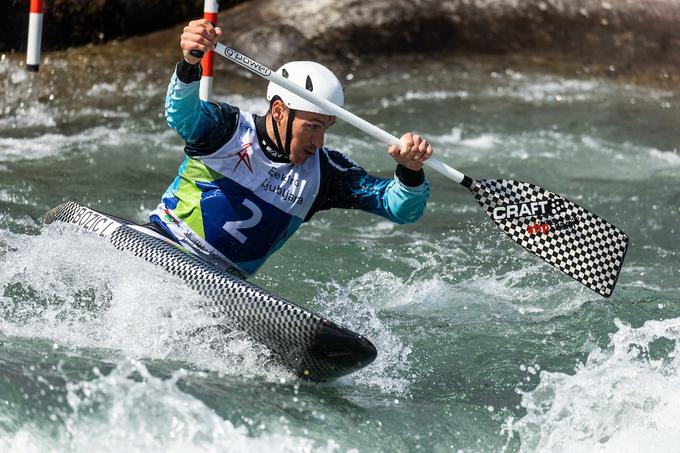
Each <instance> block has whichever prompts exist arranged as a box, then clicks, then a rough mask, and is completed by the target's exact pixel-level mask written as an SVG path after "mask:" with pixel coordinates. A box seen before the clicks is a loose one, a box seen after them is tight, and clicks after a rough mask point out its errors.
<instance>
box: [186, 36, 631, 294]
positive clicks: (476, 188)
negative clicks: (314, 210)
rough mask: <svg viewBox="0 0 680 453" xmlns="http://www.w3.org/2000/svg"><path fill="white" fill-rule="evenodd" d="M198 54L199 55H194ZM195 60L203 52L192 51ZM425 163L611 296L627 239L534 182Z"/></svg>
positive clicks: (506, 226) (535, 247)
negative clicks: (470, 174)
mask: <svg viewBox="0 0 680 453" xmlns="http://www.w3.org/2000/svg"><path fill="white" fill-rule="evenodd" d="M194 52H195V53H194ZM215 53H217V54H219V55H221V56H223V57H225V58H226V59H228V60H230V61H232V62H233V63H236V64H238V65H240V66H243V67H244V68H246V69H248V70H249V71H251V72H254V73H255V74H257V75H259V76H261V77H263V78H265V79H267V80H269V81H271V82H274V83H276V84H277V85H279V86H281V87H283V88H285V89H287V90H288V91H291V92H293V93H295V94H297V95H298V96H300V97H302V98H303V99H306V100H307V101H309V102H312V103H313V104H316V105H318V106H319V107H321V108H323V109H325V110H326V111H327V112H329V113H330V114H332V115H335V116H336V117H338V118H341V119H343V120H345V121H346V122H348V123H350V124H351V125H352V126H354V127H356V128H358V129H360V130H362V131H364V132H365V133H367V134H368V135H371V136H373V137H375V138H377V139H378V140H380V141H382V142H384V143H386V144H388V145H396V146H398V147H400V146H401V140H400V139H399V138H397V137H395V136H393V135H391V134H389V133H387V132H385V131H383V130H382V129H380V128H378V127H377V126H374V125H373V124H371V123H369V122H368V121H365V120H363V119H362V118H359V117H358V116H356V115H354V114H352V113H350V112H348V111H347V110H345V109H343V108H342V107H338V106H337V105H335V104H333V103H330V102H328V101H326V100H325V99H321V98H319V97H317V96H316V95H315V94H314V93H313V92H311V91H308V90H307V89H306V88H305V87H303V86H299V85H297V84H295V83H293V82H291V81H290V80H288V79H286V78H284V77H282V76H281V75H279V74H277V73H276V72H274V71H272V70H271V69H269V68H267V67H266V66H263V65H262V64H260V63H258V62H256V61H255V60H253V59H251V58H248V57H246V56H245V55H243V54H240V53H238V52H237V51H235V50H234V49H231V48H229V47H226V46H224V45H222V44H220V43H217V45H216V46H215ZM192 55H194V56H196V57H200V56H202V53H201V52H199V51H192ZM425 164H426V165H428V166H429V167H431V168H432V169H434V170H436V171H437V172H439V173H441V174H442V175H444V176H446V177H447V178H449V179H452V180H453V181H455V182H457V183H459V184H461V185H463V186H464V187H467V188H468V189H469V190H470V191H471V192H472V194H473V195H474V196H475V199H476V200H477V202H478V203H479V205H480V206H481V207H482V209H484V212H486V214H487V215H488V216H489V217H490V218H491V220H493V221H494V222H495V223H496V225H497V226H498V227H499V228H500V229H501V230H503V231H504V232H505V234H507V235H508V236H510V238H511V239H512V240H513V241H515V242H516V243H518V244H519V245H521V246H522V247H524V248H525V249H527V250H529V251H530V252H531V253H533V254H534V255H536V256H538V257H540V258H542V259H543V260H544V261H546V262H547V263H548V264H550V265H552V266H554V267H556V268H557V269H559V270H561V271H562V272H564V273H565V274H567V275H569V276H570V277H573V278H574V279H576V280H577V281H579V282H580V283H582V284H583V285H585V286H587V287H588V288H590V289H592V290H593V291H595V292H596V293H598V294H601V295H602V296H604V297H609V296H611V294H612V292H613V291H614V286H615V285H616V280H617V279H618V277H619V272H620V271H621V266H622V265H623V259H624V257H625V256H626V251H627V249H628V236H627V235H626V234H625V233H624V232H623V231H621V230H620V229H618V228H617V227H615V226H614V225H612V224H611V223H609V222H607V221H606V220H604V219H602V218H600V217H598V216H596V215H595V214H593V213H591V212H589V211H587V210H586V209H584V208H582V207H580V206H578V205H577V204H575V203H573V202H571V201H569V200H567V199H566V198H564V197H562V196H560V195H557V194H555V193H553V192H550V191H548V190H545V189H543V188H541V187H538V186H536V185H534V184H529V183H525V182H520V181H512V180H506V179H472V178H470V177H468V176H465V175H464V174H463V173H461V172H459V171H458V170H456V169H454V168H452V167H449V166H448V165H446V164H445V163H443V162H441V161H439V160H437V159H435V158H430V159H428V160H426V161H425Z"/></svg>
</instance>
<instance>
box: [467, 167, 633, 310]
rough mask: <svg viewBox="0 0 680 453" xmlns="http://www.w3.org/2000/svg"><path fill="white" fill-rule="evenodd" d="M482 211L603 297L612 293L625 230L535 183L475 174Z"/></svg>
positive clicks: (625, 242)
mask: <svg viewBox="0 0 680 453" xmlns="http://www.w3.org/2000/svg"><path fill="white" fill-rule="evenodd" d="M468 188H469V189H470V190H471V191H472V193H473V194H474V195H475V198H476V199H477V202H478V203H479V204H480V205H481V206H482V208H483V209H484V211H485V212H486V213H487V214H488V215H489V217H491V219H492V220H493V221H494V222H496V224H497V225H498V226H499V227H500V228H501V230H503V231H504V232H505V233H506V234H507V235H508V236H510V237H511V238H512V240H513V241H515V242H517V243H518V244H519V245H521V246H522V247H524V248H525V249H527V250H529V251H530V252H531V253H533V254H535V255H537V256H539V257H541V258H542V259H543V260H545V261H546V262H547V263H549V264H551V265H553V266H554V267H556V268H558V269H560V270H561V271H563V272H564V273H566V274H567V275H569V276H570V277H573V278H574V279H576V280H578V281H579V282H581V283H582V284H584V285H585V286H587V287H588V288H590V289H592V290H593V291H595V292H597V293H599V294H601V295H602V296H604V297H609V296H611V294H612V292H613V291H614V286H615V285H616V280H617V279H618V277H619V272H620V271H621V266H622V265H623V259H624V257H625V256H626V250H627V249H628V236H627V235H626V233H624V232H623V231H621V230H620V229H618V228H616V227H615V226H614V225H612V224H610V223H608V222H607V221H606V220H603V219H601V218H600V217H598V216H596V215H594V214H592V213H591V212H588V211H586V210H585V209H583V208H582V207H580V206H577V205H576V204H574V203H572V202H571V201H569V200H567V199H565V198H563V197H561V196H559V195H557V194H554V193H552V192H550V191H547V190H545V189H542V188H541V187H538V186H535V185H533V184H528V183H525V182H519V181H509V180H504V179H483V180H478V181H476V180H472V181H471V182H470V185H469V187H468Z"/></svg>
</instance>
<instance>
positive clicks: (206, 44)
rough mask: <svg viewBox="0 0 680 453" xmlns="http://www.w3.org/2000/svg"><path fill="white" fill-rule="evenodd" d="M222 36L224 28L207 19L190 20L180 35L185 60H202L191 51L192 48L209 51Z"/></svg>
mask: <svg viewBox="0 0 680 453" xmlns="http://www.w3.org/2000/svg"><path fill="white" fill-rule="evenodd" d="M220 36H222V29H221V28H220V27H215V26H213V24H211V23H210V22H209V21H207V20H206V19H197V20H192V21H191V22H189V25H187V26H186V27H184V30H183V31H182V34H181V35H180V42H179V46H180V47H181V48H182V53H183V54H184V60H186V62H187V63H189V64H196V63H198V62H199V61H201V59H200V58H196V57H194V56H193V55H191V54H190V53H189V52H191V51H192V50H200V51H201V52H204V53H205V52H207V51H209V50H212V49H213V47H214V46H215V43H216V42H217V38H219V37H220Z"/></svg>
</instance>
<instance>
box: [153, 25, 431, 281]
mask: <svg viewBox="0 0 680 453" xmlns="http://www.w3.org/2000/svg"><path fill="white" fill-rule="evenodd" d="M221 34H222V31H221V30H220V28H219V27H213V25H212V24H211V23H210V22H208V21H206V20H205V19H200V20H195V21H191V22H190V23H189V24H188V25H187V26H186V27H185V28H184V31H183V33H182V35H181V41H180V47H181V49H182V53H183V58H182V59H181V60H180V61H179V63H178V64H177V66H176V69H175V72H174V73H173V75H172V78H171V80H170V85H169V87H168V93H167V97H166V103H165V116H166V119H167V121H168V124H169V125H170V126H171V127H172V128H173V129H175V130H176V131H177V132H178V134H179V135H180V136H181V137H182V139H183V140H184V141H185V142H186V146H185V153H186V157H185V159H184V162H183V163H182V164H181V166H180V168H179V171H178V175H177V177H176V178H175V180H174V181H173V183H172V184H171V185H170V186H169V187H168V189H167V190H166V191H165V193H164V194H163V197H162V201H161V203H160V204H159V206H158V208H157V209H156V210H155V211H154V212H153V213H152V215H151V223H150V224H149V226H152V227H154V229H155V230H156V231H158V232H161V233H162V234H164V235H165V236H167V237H169V238H170V239H172V240H174V241H175V242H177V243H179V244H181V245H182V246H183V247H185V248H186V249H188V250H190V251H192V252H193V253H195V254H197V255H199V256H201V257H202V258H204V259H206V260H207V261H209V262H211V263H213V264H215V265H217V266H219V267H221V268H224V269H228V270H230V271H236V272H238V273H239V274H240V275H242V276H244V277H248V276H250V275H252V274H253V273H255V272H256V271H257V270H258V269H259V268H260V266H262V264H264V262H265V261H266V259H267V258H268V257H269V256H270V255H271V254H272V253H273V252H275V251H276V250H278V249H279V248H280V247H281V246H282V245H283V244H284V243H285V242H286V240H288V239H289V238H290V237H291V236H292V234H293V233H294V232H295V231H296V230H297V229H298V227H299V226H300V225H301V224H302V223H303V222H306V221H308V220H309V219H311V217H312V216H313V215H314V214H315V213H316V212H318V211H322V210H326V209H330V208H354V209H361V210H364V211H367V212H372V213H374V214H378V215H381V216H383V217H385V218H387V219H389V220H391V221H393V222H396V223H411V222H415V221H416V220H418V219H419V218H420V217H421V216H422V214H423V211H424V209H425V203H426V201H427V198H428V193H429V185H428V182H427V180H426V178H425V174H424V172H423V169H422V167H423V162H425V160H427V159H428V158H429V157H430V156H431V155H432V147H431V146H430V145H429V144H428V143H427V141H426V140H424V139H423V138H421V137H419V136H418V135H415V134H411V133H407V134H404V135H403V137H402V138H401V141H402V147H401V149H399V148H397V147H396V146H390V147H389V148H388V150H387V151H388V153H389V154H390V155H391V156H392V157H393V158H394V160H395V161H396V162H397V168H396V171H395V178H394V179H383V178H378V177H376V176H372V175H369V174H368V173H367V172H366V171H365V170H364V169H363V168H361V167H360V166H359V165H357V164H356V163H354V162H353V161H351V160H350V159H348V158H347V157H345V156H344V155H343V154H341V153H340V152H338V151H334V150H331V149H328V148H326V147H324V146H323V144H324V134H325V132H326V131H327V130H328V128H330V127H331V126H332V125H333V124H334V123H335V117H334V116H331V115H328V114H326V113H325V112H324V111H323V110H322V109H320V108H319V107H317V106H316V105H314V104H312V103H310V102H308V101H306V100H304V99H302V98H301V97H299V96H297V95H295V94H293V93H291V92H289V91H287V90H285V89H283V88H281V87H279V86H278V85H275V84H273V83H270V84H269V87H268V89H267V100H268V101H269V103H270V108H269V111H268V112H267V113H266V114H265V115H264V116H257V115H254V114H251V113H247V112H243V111H241V110H240V109H239V108H237V107H235V106H231V105H228V104H225V103H212V102H205V101H201V100H200V99H199V81H200V78H201V66H200V64H199V62H200V59H199V58H196V57H194V56H192V55H191V54H190V52H191V51H192V50H199V51H202V52H207V51H208V50H210V49H212V48H213V46H214V44H215V42H216V41H217V39H218V38H219V37H220V36H221ZM277 72H278V73H279V74H281V75H282V76H283V77H285V78H288V79H290V80H292V81H294V82H295V83H297V84H299V85H301V86H304V87H306V88H307V90H309V91H312V92H313V93H315V94H317V95H319V96H321V97H322V98H323V99H326V100H328V101H330V102H332V103H334V104H336V105H339V106H342V105H343V102H344V93H343V90H342V86H341V84H340V81H339V80H338V79H337V77H336V76H335V75H333V73H332V72H331V71H330V70H328V69H327V68H326V67H324V66H322V65H320V64H318V63H314V62H309V61H294V62H289V63H286V64H284V65H283V66H282V67H281V68H279V70H278V71H277Z"/></svg>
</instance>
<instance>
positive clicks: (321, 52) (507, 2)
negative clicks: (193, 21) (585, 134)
mask: <svg viewBox="0 0 680 453" xmlns="http://www.w3.org/2000/svg"><path fill="white" fill-rule="evenodd" d="M45 3H46V16H45V30H44V39H43V48H44V49H45V50H49V49H56V48H63V47H65V46H71V45H75V44H85V43H98V42H102V41H103V40H107V39H113V38H117V37H124V36H130V35H135V34H147V33H150V32H151V31H153V30H158V29H162V28H167V27H170V26H171V25H173V24H174V26H172V27H171V28H168V29H167V30H166V31H165V32H162V33H161V34H162V35H163V39H162V40H161V41H160V42H161V43H164V44H165V43H167V42H168V41H170V40H177V37H178V34H179V32H180V31H181V26H182V25H183V23H184V22H186V21H188V20H189V19H190V18H196V17H200V16H201V15H202V5H203V1H202V0H182V1H173V2H167V1H160V0H145V1H143V2H140V1H135V0H91V1H82V0H46V2H45ZM237 3H238V5H237ZM234 5H236V6H234ZM0 8H2V12H3V14H1V15H0V50H2V49H5V50H6V49H18V50H23V49H25V45H26V43H25V41H26V31H27V22H28V17H27V16H28V15H27V9H28V1H27V0H5V4H4V6H2V7H0ZM221 9H222V12H221V13H220V15H219V19H218V21H219V23H220V25H221V26H222V27H223V29H224V31H225V38H224V41H225V42H226V43H229V44H231V45H233V46H234V47H236V48H237V49H240V50H242V51H243V52H244V53H246V54H250V55H253V57H257V58H258V60H259V61H261V62H262V63H264V64H266V65H270V66H278V65H279V64H280V63H281V62H283V61H286V60H290V59H317V60H320V61H326V62H328V61H334V62H337V63H340V64H342V63H343V62H350V63H353V62H359V61H360V60H362V59H363V60H366V59H371V58H373V57H374V56H376V55H380V56H390V55H394V54H404V53H421V54H423V55H425V54H427V53H430V52H442V51H444V52H447V53H450V52H456V53H470V54H480V53H482V54H492V55H520V54H523V55H533V56H540V55H551V56H552V57H553V58H554V57H557V58H558V59H559V58H564V59H565V60H572V61H577V62H580V63H583V64H596V65H607V66H609V65H611V66H612V67H616V70H617V71H618V70H629V71H633V72H634V71H637V70H642V69H644V68H646V67H647V66H657V67H663V68H676V67H679V66H680V52H679V50H680V27H679V26H678V24H680V2H679V1H677V0H448V1H439V0H371V1H359V0H315V1H310V0H250V1H246V2H244V1H243V0H241V1H239V0H229V1H227V0H222V2H221Z"/></svg>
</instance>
